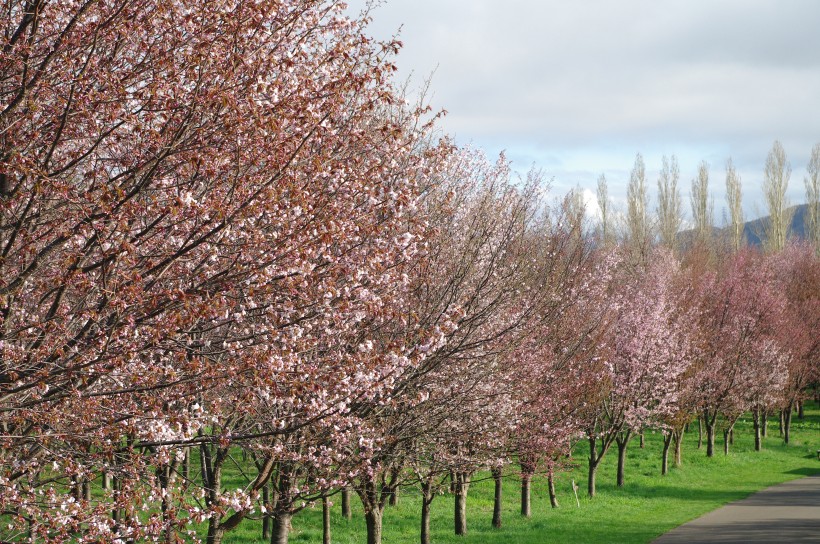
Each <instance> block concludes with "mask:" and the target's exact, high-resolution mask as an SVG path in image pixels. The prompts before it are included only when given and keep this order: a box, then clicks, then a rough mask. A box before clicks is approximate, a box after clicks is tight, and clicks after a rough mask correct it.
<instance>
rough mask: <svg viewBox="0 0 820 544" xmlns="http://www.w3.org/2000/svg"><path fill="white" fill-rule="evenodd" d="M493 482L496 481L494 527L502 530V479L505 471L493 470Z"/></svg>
mask: <svg viewBox="0 0 820 544" xmlns="http://www.w3.org/2000/svg"><path fill="white" fill-rule="evenodd" d="M492 472H493V480H494V481H495V501H494V502H493V527H495V528H496V529H501V503H502V492H503V485H502V483H503V482H502V478H503V471H502V470H501V469H500V468H494V469H493V471H492Z"/></svg>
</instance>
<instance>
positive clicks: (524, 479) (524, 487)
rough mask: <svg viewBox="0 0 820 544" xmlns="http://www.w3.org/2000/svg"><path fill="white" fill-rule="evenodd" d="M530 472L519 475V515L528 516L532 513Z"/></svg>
mask: <svg viewBox="0 0 820 544" xmlns="http://www.w3.org/2000/svg"><path fill="white" fill-rule="evenodd" d="M531 480H532V474H522V475H521V515H522V516H524V517H525V518H528V517H530V516H531V515H532V511H531V509H530V481H531Z"/></svg>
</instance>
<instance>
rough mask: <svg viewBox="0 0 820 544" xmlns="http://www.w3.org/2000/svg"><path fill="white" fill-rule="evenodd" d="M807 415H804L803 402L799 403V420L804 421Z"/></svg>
mask: <svg viewBox="0 0 820 544" xmlns="http://www.w3.org/2000/svg"><path fill="white" fill-rule="evenodd" d="M804 417H805V414H804V413H803V401H802V400H799V401H797V419H803V418H804Z"/></svg>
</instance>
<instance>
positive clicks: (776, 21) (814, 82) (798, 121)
mask: <svg viewBox="0 0 820 544" xmlns="http://www.w3.org/2000/svg"><path fill="white" fill-rule="evenodd" d="M349 4H350V5H351V9H352V10H358V9H360V8H361V7H362V5H363V0H356V1H353V2H349ZM372 15H373V19H374V20H373V24H372V26H371V32H372V33H373V34H374V35H375V36H376V37H377V38H387V37H389V36H391V35H392V34H393V33H394V32H395V31H396V30H397V29H398V28H399V27H400V26H402V25H403V28H402V32H401V36H400V38H401V39H402V41H403V42H404V43H405V48H404V49H403V51H402V53H401V54H400V56H399V58H398V60H397V64H398V65H399V67H400V74H403V75H404V76H407V75H409V74H410V73H411V72H414V73H415V74H416V80H420V79H422V78H423V77H424V76H427V75H429V74H430V73H431V72H432V71H433V70H435V76H434V78H433V82H432V90H433V92H434V96H433V106H434V107H436V108H445V109H447V110H448V111H449V114H448V116H447V117H446V118H445V119H444V121H443V123H442V127H443V128H444V130H446V131H447V132H449V133H451V134H455V135H456V136H457V138H458V140H459V141H460V142H463V143H466V142H473V143H474V144H475V145H478V146H480V147H484V148H485V149H486V150H487V151H488V152H489V153H496V152H498V151H500V150H502V149H506V150H507V153H508V155H509V157H510V158H511V159H512V160H513V161H515V165H516V167H517V168H519V169H521V170H526V169H527V168H529V166H530V165H531V164H532V163H536V164H537V165H539V166H541V167H543V168H544V169H545V172H546V173H547V176H548V177H554V178H555V181H554V184H553V185H554V186H555V188H556V190H561V189H564V190H566V189H570V188H572V187H574V186H575V185H577V184H579V183H580V184H581V185H582V186H584V187H586V188H594V183H595V180H596V179H597V177H598V175H599V174H600V173H602V172H604V173H606V174H607V178H608V180H609V183H610V190H611V192H612V194H613V196H614V197H616V198H618V197H619V196H620V195H622V194H623V193H624V192H625V189H624V186H625V182H626V180H627V179H628V173H629V170H630V168H631V166H632V162H633V159H634V156H635V153H636V152H638V151H640V152H642V153H643V154H644V157H645V159H646V163H647V177H648V181H649V182H650V186H652V187H654V180H655V179H656V177H657V170H658V169H659V167H660V158H661V155H663V154H666V155H671V154H673V153H674V154H677V156H678V158H679V161H680V164H681V182H682V185H683V192H684V195H686V191H687V190H688V185H689V180H690V179H691V178H692V177H694V174H695V170H696V168H697V164H698V162H699V161H700V160H701V159H705V160H707V161H708V162H710V164H711V165H712V170H713V183H712V187H713V193H714V194H715V195H716V198H715V200H716V214H719V213H720V205H721V201H722V198H721V197H722V195H723V165H724V162H725V160H726V158H727V157H729V156H732V157H733V159H734V161H735V164H736V166H737V167H738V169H739V170H740V171H741V174H742V175H743V179H744V183H745V185H746V187H745V191H746V195H747V199H746V200H747V202H751V201H752V200H758V201H760V200H762V199H761V198H760V196H759V195H760V192H759V184H760V179H761V178H762V171H763V164H764V162H765V159H766V154H767V153H768V150H769V149H770V147H771V143H772V141H773V140H774V139H780V140H781V141H782V142H783V144H784V146H785V148H786V151H787V153H788V154H789V157H790V160H791V162H792V166H793V169H794V174H793V176H792V183H791V187H792V190H791V195H792V200H794V201H802V199H803V196H802V179H803V171H804V166H805V164H806V162H807V160H808V156H809V153H810V151H811V147H812V145H813V144H814V143H815V142H817V141H818V140H820V108H818V107H817V97H818V96H820V56H818V55H817V51H820V32H817V30H816V24H817V21H818V20H820V2H816V1H814V0H781V1H779V2H771V1H768V0H722V1H721V2H711V1H706V0H691V1H689V2H671V1H659V0H621V1H619V2H611V1H609V0H581V1H577V2H564V1H557V0H549V1H539V2H535V1H524V0H507V1H505V2H498V1H497V0H389V1H388V2H386V3H385V4H384V5H382V6H380V7H377V8H376V9H375V10H374V11H373V13H372ZM653 176H655V177H653ZM747 208H748V209H749V211H750V212H751V208H750V207H749V206H747Z"/></svg>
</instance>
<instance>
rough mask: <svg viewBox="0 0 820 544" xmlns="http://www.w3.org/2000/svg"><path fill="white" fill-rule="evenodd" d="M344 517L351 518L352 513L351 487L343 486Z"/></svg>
mask: <svg viewBox="0 0 820 544" xmlns="http://www.w3.org/2000/svg"><path fill="white" fill-rule="evenodd" d="M342 517H344V518H345V519H350V518H351V517H352V514H351V513H350V488H349V487H343V488H342Z"/></svg>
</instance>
